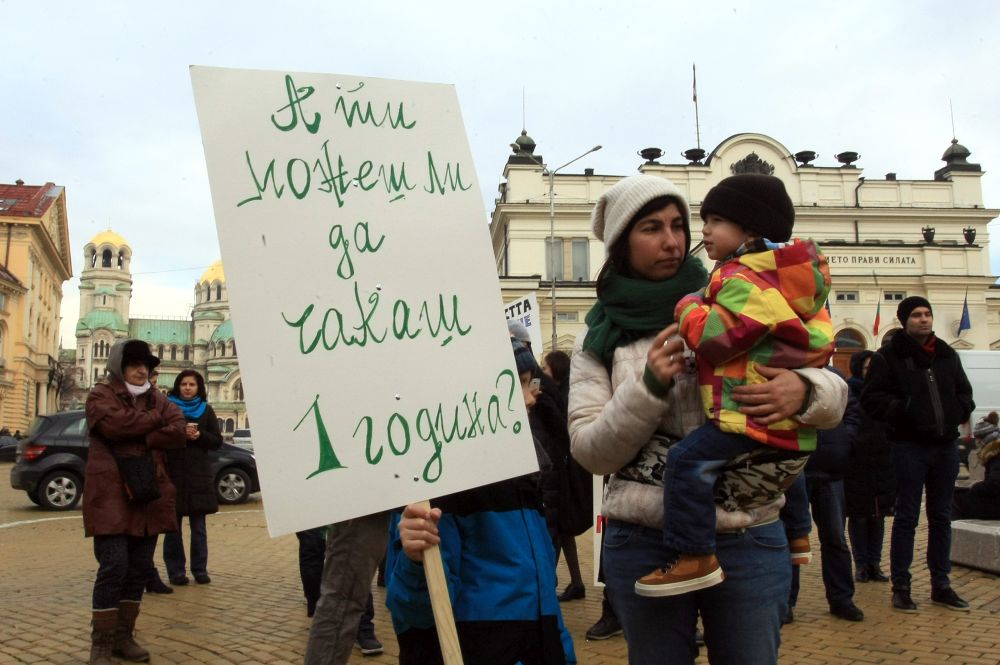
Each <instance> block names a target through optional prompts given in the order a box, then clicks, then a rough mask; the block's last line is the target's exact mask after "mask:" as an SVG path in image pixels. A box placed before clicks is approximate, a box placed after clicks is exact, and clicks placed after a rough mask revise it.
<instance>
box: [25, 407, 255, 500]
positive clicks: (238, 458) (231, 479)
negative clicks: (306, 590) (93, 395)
mask: <svg viewBox="0 0 1000 665" xmlns="http://www.w3.org/2000/svg"><path fill="white" fill-rule="evenodd" d="M89 445H90V440H89V439H88V438H87V417H86V414H85V413H84V411H83V409H78V410H76V411H62V412H60V413H53V414H50V415H47V416H39V417H38V418H36V419H35V422H34V424H33V425H32V427H31V432H30V433H29V434H28V436H27V437H26V438H24V439H22V440H21V442H20V443H19V444H18V446H17V457H16V459H15V464H14V466H13V468H12V469H11V470H10V486H11V487H13V488H14V489H16V490H24V491H25V493H26V494H27V495H28V498H29V499H31V500H32V501H33V502H34V503H36V504H37V505H39V506H41V507H42V508H45V509H47V510H70V509H72V508H73V507H75V506H76V504H77V503H79V501H80V497H81V496H83V489H84V488H83V479H84V477H85V474H84V469H85V468H86V466H87V451H88V449H89V448H88V447H89ZM208 456H209V459H211V463H212V473H213V474H214V475H215V491H216V493H217V494H218V495H219V503H222V504H234V503H243V502H244V501H246V500H247V498H249V496H250V495H251V494H253V493H254V492H259V491H260V480H258V478H257V462H256V460H255V459H254V456H253V453H250V452H248V451H246V450H243V449H242V448H238V447H236V446H231V445H229V444H228V443H223V444H222V447H221V448H219V449H218V450H210V451H208Z"/></svg>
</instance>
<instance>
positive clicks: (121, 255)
mask: <svg viewBox="0 0 1000 665" xmlns="http://www.w3.org/2000/svg"><path fill="white" fill-rule="evenodd" d="M124 267H125V253H124V252H118V269H119V270H121V269H123V268H124Z"/></svg>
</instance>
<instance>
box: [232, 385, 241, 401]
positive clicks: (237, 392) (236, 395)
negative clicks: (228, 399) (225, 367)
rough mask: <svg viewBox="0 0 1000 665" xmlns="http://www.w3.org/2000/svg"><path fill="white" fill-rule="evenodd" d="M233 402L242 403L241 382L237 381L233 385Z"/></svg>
mask: <svg viewBox="0 0 1000 665" xmlns="http://www.w3.org/2000/svg"><path fill="white" fill-rule="evenodd" d="M233 400H234V401H236V402H242V401H243V381H237V382H236V383H235V384H233Z"/></svg>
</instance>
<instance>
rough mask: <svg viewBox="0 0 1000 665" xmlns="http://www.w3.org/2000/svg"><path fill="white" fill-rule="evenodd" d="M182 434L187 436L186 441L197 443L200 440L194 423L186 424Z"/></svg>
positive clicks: (199, 433)
mask: <svg viewBox="0 0 1000 665" xmlns="http://www.w3.org/2000/svg"><path fill="white" fill-rule="evenodd" d="M184 434H185V435H186V436H187V439H188V441H197V440H198V439H200V438H201V432H200V431H199V430H198V425H197V424H196V423H187V424H186V425H185V426H184Z"/></svg>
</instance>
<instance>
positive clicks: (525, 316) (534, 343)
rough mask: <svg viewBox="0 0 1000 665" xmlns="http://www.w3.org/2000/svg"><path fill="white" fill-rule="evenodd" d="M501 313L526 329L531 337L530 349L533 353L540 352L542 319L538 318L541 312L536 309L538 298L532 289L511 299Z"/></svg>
mask: <svg viewBox="0 0 1000 665" xmlns="http://www.w3.org/2000/svg"><path fill="white" fill-rule="evenodd" d="M503 314H504V316H505V317H507V320H508V321H510V320H511V319H514V320H515V321H518V322H520V323H521V324H522V325H523V326H524V327H525V328H527V329H528V336H529V337H531V349H532V351H533V352H534V353H535V354H539V353H541V352H542V321H541V319H540V318H539V317H540V316H541V312H540V311H538V298H536V297H535V292H534V291H532V292H531V293H529V294H528V295H526V296H525V297H523V298H518V299H517V300H512V301H510V302H509V303H507V304H506V305H504V308H503Z"/></svg>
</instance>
